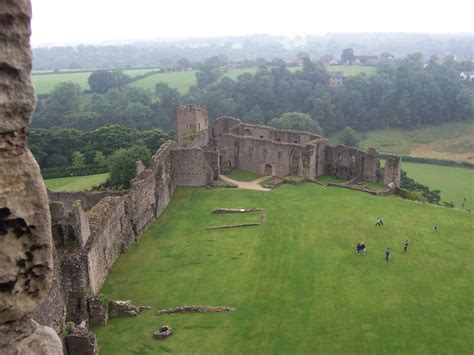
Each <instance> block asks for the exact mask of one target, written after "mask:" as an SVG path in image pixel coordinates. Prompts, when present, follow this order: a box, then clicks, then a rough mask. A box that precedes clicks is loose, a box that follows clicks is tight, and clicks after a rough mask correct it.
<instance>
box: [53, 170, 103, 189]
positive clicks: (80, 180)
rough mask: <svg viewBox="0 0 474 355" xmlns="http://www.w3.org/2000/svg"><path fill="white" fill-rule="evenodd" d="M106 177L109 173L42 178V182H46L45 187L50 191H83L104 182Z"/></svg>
mask: <svg viewBox="0 0 474 355" xmlns="http://www.w3.org/2000/svg"><path fill="white" fill-rule="evenodd" d="M108 177H109V173H105V174H97V175H87V176H72V177H64V178H57V179H48V180H44V183H45V184H46V187H47V188H48V189H50V190H51V191H57V192H66V191H67V192H71V191H84V190H87V189H90V188H91V187H92V186H95V185H99V184H101V183H103V182H105V181H106V180H107V178H108Z"/></svg>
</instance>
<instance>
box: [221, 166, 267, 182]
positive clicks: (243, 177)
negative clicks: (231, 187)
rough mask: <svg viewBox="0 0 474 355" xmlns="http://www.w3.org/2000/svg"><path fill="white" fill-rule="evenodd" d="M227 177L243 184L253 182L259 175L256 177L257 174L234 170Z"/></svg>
mask: <svg viewBox="0 0 474 355" xmlns="http://www.w3.org/2000/svg"><path fill="white" fill-rule="evenodd" d="M227 176H228V177H230V178H231V179H234V180H237V181H243V182H248V181H253V180H256V179H258V178H259V177H260V175H258V174H257V173H254V172H252V171H247V170H241V169H234V170H232V171H231V173H230V174H228V175H227Z"/></svg>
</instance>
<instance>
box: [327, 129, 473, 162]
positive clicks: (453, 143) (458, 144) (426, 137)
mask: <svg viewBox="0 0 474 355" xmlns="http://www.w3.org/2000/svg"><path fill="white" fill-rule="evenodd" d="M363 136H364V137H363V140H362V141H361V142H360V144H359V146H360V148H361V149H364V150H365V149H367V148H369V147H374V148H376V149H377V150H378V151H379V152H381V153H388V154H398V155H410V156H414V157H425V158H435V159H447V160H454V161H469V162H471V163H474V121H470V122H453V123H444V124H441V125H436V126H429V125H427V126H424V127H422V128H417V129H406V130H405V129H384V130H375V131H371V132H368V133H366V134H364V135H363ZM332 143H334V137H332Z"/></svg>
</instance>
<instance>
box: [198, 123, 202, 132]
mask: <svg viewBox="0 0 474 355" xmlns="http://www.w3.org/2000/svg"><path fill="white" fill-rule="evenodd" d="M200 130H201V124H200V123H198V131H200Z"/></svg>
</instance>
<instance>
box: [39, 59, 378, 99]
mask: <svg viewBox="0 0 474 355" xmlns="http://www.w3.org/2000/svg"><path fill="white" fill-rule="evenodd" d="M327 69H328V70H330V71H341V70H342V71H344V73H345V74H346V75H356V74H359V73H362V72H364V73H367V74H373V73H375V71H376V68H375V67H367V66H362V65H333V66H328V67H327ZM152 70H154V69H129V70H124V71H123V72H124V73H125V74H128V75H130V76H135V75H141V74H144V73H147V72H149V71H152ZM289 70H291V71H297V70H301V68H300V67H292V68H289ZM256 71H257V68H243V69H229V70H228V71H226V72H225V74H224V75H225V76H227V77H229V78H231V79H233V80H236V79H237V77H238V76H239V75H240V74H243V73H252V74H255V72H256ZM91 73H92V72H91V71H90V72H78V73H75V72H68V73H47V74H45V73H42V74H40V73H37V74H33V76H32V77H33V83H34V85H35V87H36V93H37V94H48V93H49V92H51V90H53V89H54V87H55V86H56V85H57V84H59V83H61V82H68V81H71V82H74V83H76V84H79V85H80V86H81V88H82V89H84V90H86V89H89V84H88V83H87V79H88V78H89V76H90V75H91ZM157 83H166V84H168V85H170V86H171V87H173V88H175V89H177V90H178V91H179V92H180V93H182V94H184V93H186V92H187V91H188V89H189V88H190V87H191V86H192V85H196V70H187V71H179V72H169V73H160V74H154V75H151V76H149V77H146V78H143V79H141V80H137V81H134V82H132V83H131V84H130V85H132V86H137V87H140V88H143V89H150V90H153V89H154V88H155V85H156V84H157Z"/></svg>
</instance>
